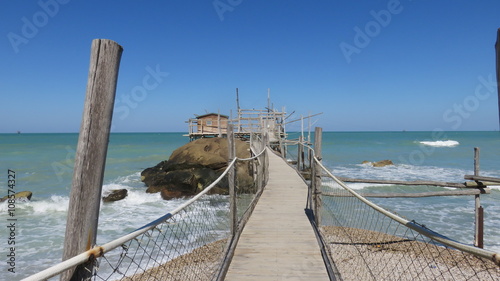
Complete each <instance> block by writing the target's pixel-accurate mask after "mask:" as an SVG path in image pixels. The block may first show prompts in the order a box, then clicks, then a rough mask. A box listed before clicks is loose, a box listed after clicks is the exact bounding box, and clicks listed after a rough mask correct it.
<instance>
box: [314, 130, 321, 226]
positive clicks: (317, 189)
mask: <svg viewBox="0 0 500 281" xmlns="http://www.w3.org/2000/svg"><path fill="white" fill-rule="evenodd" d="M322 139H323V129H322V128H320V127H316V128H315V129H314V151H315V153H316V158H318V160H319V161H321V157H322V156H321V143H322ZM314 166H315V167H314V171H315V172H314V178H311V181H314V189H313V200H314V217H315V219H316V225H318V226H319V225H320V223H321V171H322V170H321V167H320V166H319V164H317V163H315V164H314Z"/></svg>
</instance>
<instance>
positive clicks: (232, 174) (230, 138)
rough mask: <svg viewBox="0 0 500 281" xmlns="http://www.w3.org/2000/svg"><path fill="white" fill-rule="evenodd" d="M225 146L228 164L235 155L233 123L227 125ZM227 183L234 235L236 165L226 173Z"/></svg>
mask: <svg viewBox="0 0 500 281" xmlns="http://www.w3.org/2000/svg"><path fill="white" fill-rule="evenodd" d="M227 147H228V149H229V151H228V158H229V161H228V164H230V163H231V162H232V161H233V159H234V158H235V157H236V148H235V142H234V134H233V125H232V124H229V125H228V127H227ZM227 176H228V183H229V198H230V199H229V214H230V218H231V219H230V220H231V221H230V227H231V234H232V235H234V234H235V233H236V230H237V227H238V210H237V205H236V165H233V167H232V168H231V169H230V170H229V172H228V174H227Z"/></svg>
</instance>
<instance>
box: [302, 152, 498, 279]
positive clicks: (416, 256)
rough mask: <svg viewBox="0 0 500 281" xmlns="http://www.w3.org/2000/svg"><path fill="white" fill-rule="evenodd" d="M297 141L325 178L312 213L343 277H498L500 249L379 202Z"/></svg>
mask: <svg viewBox="0 0 500 281" xmlns="http://www.w3.org/2000/svg"><path fill="white" fill-rule="evenodd" d="M299 145H302V146H303V148H306V149H309V150H310V151H311V153H309V154H308V153H305V155H309V157H307V156H306V158H310V159H308V160H309V161H310V162H309V166H310V167H311V168H312V169H313V170H314V169H315V168H317V169H319V171H312V173H311V174H312V175H313V177H314V176H315V175H316V177H321V181H320V187H318V191H316V193H318V194H320V195H321V196H320V197H319V198H320V200H319V201H320V202H316V203H314V204H313V205H317V204H319V205H320V209H319V210H318V211H317V213H315V214H314V215H315V216H319V217H321V220H320V223H319V224H318V228H319V230H320V233H321V235H320V236H321V239H322V240H323V243H324V244H325V245H326V251H327V252H328V255H329V258H330V261H331V262H332V264H333V265H332V266H333V267H334V268H336V270H337V271H338V275H339V276H341V277H340V278H341V279H342V280H499V279H500V253H495V252H493V251H489V250H486V249H481V248H477V247H474V246H470V245H467V244H464V243H460V242H457V241H454V240H452V239H450V238H448V237H446V236H444V235H442V234H439V233H436V232H434V231H432V230H431V229H429V228H427V227H425V225H423V224H419V223H417V222H415V221H413V220H408V219H406V218H404V217H403V216H401V215H398V214H395V213H394V212H391V211H389V210H388V209H387V208H383V207H381V206H379V205H378V204H375V203H374V202H372V201H370V200H368V199H366V198H365V197H363V196H362V195H360V194H359V193H357V192H356V191H354V190H353V189H351V188H350V187H349V186H348V185H347V184H345V183H344V182H342V181H341V180H339V179H338V178H337V177H335V176H334V175H333V174H332V173H331V172H330V170H329V169H327V168H326V167H325V166H324V165H323V164H322V163H321V160H320V159H318V158H317V157H316V156H315V155H314V150H313V149H312V148H311V147H309V146H307V145H305V144H299ZM303 161H305V162H306V163H307V161H306V159H303ZM310 182H311V183H313V182H314V178H313V179H311V181H310ZM311 187H312V185H311ZM311 193H314V192H311ZM380 201H382V200H380Z"/></svg>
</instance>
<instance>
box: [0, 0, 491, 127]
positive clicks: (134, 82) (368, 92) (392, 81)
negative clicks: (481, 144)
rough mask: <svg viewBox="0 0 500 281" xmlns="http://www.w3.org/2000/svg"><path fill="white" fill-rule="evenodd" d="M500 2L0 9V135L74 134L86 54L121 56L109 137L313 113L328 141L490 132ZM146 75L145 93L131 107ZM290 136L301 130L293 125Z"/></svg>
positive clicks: (50, 0)
mask: <svg viewBox="0 0 500 281" xmlns="http://www.w3.org/2000/svg"><path fill="white" fill-rule="evenodd" d="M499 12H500V1H498V0H485V1H466V0H457V1H430V0H401V1H396V0H389V1H387V0H383V1H379V0H377V1H374V0H363V1H347V0H345V1H344V0H343V1H333V0H330V1H323V0H318V1H262V0H256V1H249V0H216V1H212V0H210V1H180V0H177V1H172V0H165V1H141V2H139V1H94V0H91V1H77V0H40V1H1V2H0V18H1V19H2V20H1V23H2V24H1V25H0V34H1V35H2V36H1V37H0V38H1V39H0V59H1V62H2V63H1V65H0V97H1V98H2V108H1V110H0V133H11V132H16V131H18V130H20V131H22V132H26V133H28V132H78V130H79V128H80V121H81V117H82V110H83V102H84V96H85V89H86V83H87V75H88V66H89V55H90V46H91V41H92V40H93V39H96V38H105V39H111V40H114V41H116V42H118V43H119V44H120V45H122V46H123V48H124V51H123V55H122V60H121V65H120V72H119V78H118V87H117V93H116V102H115V115H114V118H113V131H114V132H183V131H186V130H187V125H186V123H185V121H186V120H187V119H188V118H190V117H193V116H194V114H204V113H206V112H217V111H218V110H219V111H220V112H221V113H223V114H228V115H229V114H230V111H231V110H235V108H236V97H235V89H236V88H239V93H240V105H241V107H242V108H259V109H261V108H264V107H265V106H266V104H267V89H268V88H269V89H270V92H271V99H272V102H273V104H274V107H275V108H277V109H282V108H283V107H285V109H286V111H287V112H290V113H291V112H292V111H295V113H294V114H293V116H292V117H291V118H300V116H301V115H303V116H306V115H308V114H315V113H319V112H323V114H322V115H320V116H317V117H314V118H313V123H314V126H321V127H323V130H326V131H401V130H408V131H410V130H417V131H421V130H446V131H448V130H458V131H461V130H498V108H497V95H496V88H495V86H496V85H495V78H494V77H495V52H494V44H495V41H496V32H497V29H498V28H499V27H500V16H498V14H499ZM151 73H156V74H157V75H158V76H157V79H156V82H157V83H155V87H153V89H151V90H147V92H146V94H143V95H142V96H138V95H137V93H136V92H134V91H135V90H136V89H138V87H141V86H142V84H143V80H144V79H145V77H147V76H148V75H151ZM288 129H289V130H298V129H300V124H299V123H293V124H290V126H289V127H288Z"/></svg>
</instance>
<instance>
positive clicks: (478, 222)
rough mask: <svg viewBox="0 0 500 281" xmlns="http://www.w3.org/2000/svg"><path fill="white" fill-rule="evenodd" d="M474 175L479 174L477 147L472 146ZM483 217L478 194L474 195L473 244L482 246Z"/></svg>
mask: <svg viewBox="0 0 500 281" xmlns="http://www.w3.org/2000/svg"><path fill="white" fill-rule="evenodd" d="M474 176H479V147H474ZM483 232H484V218H483V207H482V206H481V199H480V195H479V194H476V195H475V227H474V246H476V247H478V248H483V247H484V243H483Z"/></svg>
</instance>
